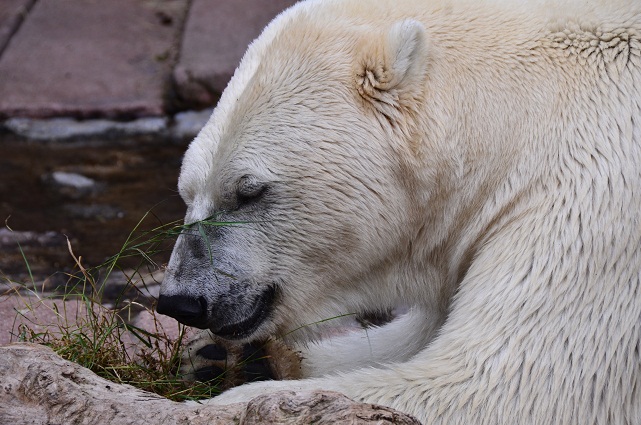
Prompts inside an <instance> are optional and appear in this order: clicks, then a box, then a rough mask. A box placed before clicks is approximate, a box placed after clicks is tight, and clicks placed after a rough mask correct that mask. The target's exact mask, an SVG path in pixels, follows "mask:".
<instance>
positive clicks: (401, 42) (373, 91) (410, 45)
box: [356, 19, 428, 118]
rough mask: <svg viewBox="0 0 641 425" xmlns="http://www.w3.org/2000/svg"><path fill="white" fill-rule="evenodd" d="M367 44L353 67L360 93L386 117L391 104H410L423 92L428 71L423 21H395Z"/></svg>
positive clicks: (400, 107) (401, 106)
mask: <svg viewBox="0 0 641 425" xmlns="http://www.w3.org/2000/svg"><path fill="white" fill-rule="evenodd" d="M367 44H369V45H368V46H366V47H365V49H364V52H363V56H362V57H361V60H360V62H359V63H358V64H357V66H358V68H357V70H356V75H357V78H356V83H357V88H358V92H359V93H360V95H361V96H362V97H363V98H365V99H366V100H369V101H371V102H372V104H373V105H374V106H375V107H376V108H377V109H378V110H379V111H380V112H382V113H384V114H385V115H387V116H388V117H390V116H389V114H390V113H391V112H393V111H392V110H391V109H390V108H394V109H396V110H397V111H398V110H400V109H402V108H404V107H409V108H412V105H411V103H413V102H415V100H416V99H417V97H418V96H419V95H420V94H421V93H422V92H423V85H424V83H425V77H426V73H427V63H426V61H427V50H428V49H427V41H426V35H425V28H424V27H423V24H421V23H420V22H418V21H415V20H412V19H408V20H404V21H401V22H397V23H396V24H394V25H393V26H392V28H391V29H390V30H389V31H388V32H387V34H385V35H384V36H383V37H382V40H381V38H378V40H370V41H369V42H368V43H367ZM393 115H396V114H393ZM390 118H391V117H390Z"/></svg>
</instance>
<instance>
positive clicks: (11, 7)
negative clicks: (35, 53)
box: [0, 0, 35, 55]
mask: <svg viewBox="0 0 641 425" xmlns="http://www.w3.org/2000/svg"><path fill="white" fill-rule="evenodd" d="M34 3H35V0H3V1H2V2H0V55H1V54H2V51H3V50H4V49H5V47H7V44H8V43H9V39H10V38H11V36H12V35H13V34H14V33H15V32H16V31H17V29H18V27H19V26H20V24H21V23H22V20H23V19H24V17H25V15H26V14H27V12H28V11H29V9H31V6H33V4H34Z"/></svg>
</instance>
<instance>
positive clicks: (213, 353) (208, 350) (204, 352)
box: [196, 344, 227, 360]
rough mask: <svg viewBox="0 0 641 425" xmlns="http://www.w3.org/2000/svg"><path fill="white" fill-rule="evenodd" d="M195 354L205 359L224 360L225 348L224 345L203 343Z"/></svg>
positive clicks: (225, 356)
mask: <svg viewBox="0 0 641 425" xmlns="http://www.w3.org/2000/svg"><path fill="white" fill-rule="evenodd" d="M196 355H198V356H201V357H204V358H206V359H207V360H226V359H227V350H225V347H221V346H218V345H214V344H211V345H205V346H204V347H203V348H201V349H200V350H198V351H197V352H196Z"/></svg>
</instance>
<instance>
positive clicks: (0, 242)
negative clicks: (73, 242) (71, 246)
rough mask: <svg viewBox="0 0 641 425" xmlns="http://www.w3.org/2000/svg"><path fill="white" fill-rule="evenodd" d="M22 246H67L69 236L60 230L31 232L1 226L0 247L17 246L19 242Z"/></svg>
mask: <svg viewBox="0 0 641 425" xmlns="http://www.w3.org/2000/svg"><path fill="white" fill-rule="evenodd" d="M18 243H19V244H20V245H21V246H22V247H28V246H39V247H66V246H67V238H66V237H65V236H64V235H63V234H61V233H58V232H53V231H49V232H42V233H38V232H30V231H17V230H9V229H7V228H0V249H2V248H15V247H16V246H17V244H18Z"/></svg>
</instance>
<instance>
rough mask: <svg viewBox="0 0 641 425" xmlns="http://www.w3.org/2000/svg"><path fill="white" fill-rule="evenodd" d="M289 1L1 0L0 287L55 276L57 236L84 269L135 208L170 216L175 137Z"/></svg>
mask: <svg viewBox="0 0 641 425" xmlns="http://www.w3.org/2000/svg"><path fill="white" fill-rule="evenodd" d="M293 3H295V1H294V0H0V285H5V286H10V284H9V283H10V282H34V283H36V284H41V283H42V282H44V283H46V284H47V285H49V287H55V286H56V285H59V284H63V283H64V282H65V281H66V280H67V278H68V276H67V273H72V272H73V270H74V263H75V261H74V260H73V258H72V257H71V255H70V253H69V250H68V247H67V238H68V239H69V240H70V241H71V245H72V247H73V251H74V253H75V254H76V256H82V262H83V264H84V265H85V266H86V267H93V266H97V265H99V264H101V263H102V262H104V261H105V260H106V259H107V258H109V257H110V256H112V255H114V254H115V253H117V252H118V251H119V249H120V247H122V245H123V243H124V242H125V241H126V239H127V237H128V235H129V233H130V232H131V231H132V230H133V229H134V228H136V226H137V225H138V223H139V221H140V220H141V219H142V217H143V216H145V214H147V218H146V219H145V220H144V221H143V224H142V227H145V226H146V227H147V228H154V226H160V225H162V224H166V223H170V222H172V221H174V220H180V219H181V218H182V216H183V214H184V207H183V204H182V202H181V200H180V199H179V197H178V196H177V192H176V182H177V176H178V172H179V168H180V163H181V159H182V155H183V152H184V151H185V149H186V147H187V144H188V143H189V141H190V140H191V139H192V138H193V137H194V136H195V134H196V133H197V131H198V130H199V129H200V128H201V127H202V125H203V124H204V123H205V122H206V120H207V118H208V117H209V115H210V114H211V111H212V108H213V107H214V106H215V104H216V101H217V99H218V96H219V94H220V92H221V91H222V90H223V89H224V87H225V86H226V84H227V82H228V80H229V78H230V77H231V75H232V74H233V72H234V69H235V68H236V66H237V64H238V62H239V61H240V59H241V57H242V55H243V53H244V51H245V49H246V47H247V45H248V44H249V43H250V42H251V40H253V39H254V38H255V37H256V36H257V35H258V34H259V33H260V31H261V30H262V28H263V27H264V26H265V25H266V24H267V23H268V22H269V21H270V20H271V19H272V18H273V17H274V16H276V15H277V14H278V13H279V12H281V11H282V10H284V9H285V8H287V7H288V6H290V5H292V4H293ZM168 256H169V252H164V253H161V254H160V258H159V259H157V261H158V262H159V264H162V263H163V262H166V261H167V259H168ZM126 266H127V264H126V260H125V267H126ZM131 266H132V267H133V266H134V265H133V264H132V265H131ZM0 289H2V286H0Z"/></svg>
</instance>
